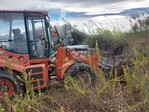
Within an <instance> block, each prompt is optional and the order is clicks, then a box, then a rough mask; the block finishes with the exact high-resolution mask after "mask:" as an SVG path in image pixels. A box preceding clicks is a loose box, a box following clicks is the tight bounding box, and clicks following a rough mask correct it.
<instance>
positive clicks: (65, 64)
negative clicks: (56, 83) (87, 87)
mask: <svg viewBox="0 0 149 112" xmlns="http://www.w3.org/2000/svg"><path fill="white" fill-rule="evenodd" d="M73 64H74V62H73V61H68V62H67V63H64V64H63V65H62V70H61V77H62V78H64V75H65V72H66V70H67V69H68V68H69V67H70V66H71V65H73Z"/></svg>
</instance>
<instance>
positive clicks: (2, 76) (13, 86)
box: [0, 70, 20, 97]
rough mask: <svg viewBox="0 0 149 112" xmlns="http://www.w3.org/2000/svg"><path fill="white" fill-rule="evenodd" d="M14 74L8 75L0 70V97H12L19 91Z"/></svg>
mask: <svg viewBox="0 0 149 112" xmlns="http://www.w3.org/2000/svg"><path fill="white" fill-rule="evenodd" d="M15 76H16V74H15V73H14V75H13V76H12V75H9V73H8V72H7V71H5V70H0V96H2V97H4V94H5V93H7V94H8V95H9V96H12V95H13V94H14V93H18V92H19V90H20V84H19V83H18V82H17V80H16V79H15Z"/></svg>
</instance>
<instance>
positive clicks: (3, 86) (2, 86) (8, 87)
mask: <svg viewBox="0 0 149 112" xmlns="http://www.w3.org/2000/svg"><path fill="white" fill-rule="evenodd" d="M4 93H8V94H9V95H10V96H11V95H12V94H13V93H14V86H13V84H12V83H11V82H10V81H9V80H7V79H1V81H0V95H2V94H3V95H4Z"/></svg>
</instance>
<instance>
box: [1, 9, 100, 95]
mask: <svg viewBox="0 0 149 112" xmlns="http://www.w3.org/2000/svg"><path fill="white" fill-rule="evenodd" d="M49 21H50V20H49V17H48V13H47V12H46V11H26V10H24V11H7V10H1V11H0V95H1V96H2V95H4V93H8V94H9V95H10V96H11V95H13V94H14V93H15V92H16V93H17V92H20V91H22V90H24V88H25V84H24V85H22V84H20V82H21V81H20V80H19V78H18V76H22V73H25V74H26V75H27V76H28V75H29V74H30V78H31V84H32V86H33V88H34V89H35V90H37V89H42V88H45V87H46V86H47V84H48V83H49V81H50V79H54V78H55V79H57V80H64V78H65V77H66V75H71V76H72V77H74V78H75V79H78V80H79V79H81V80H83V81H85V82H86V83H92V79H94V78H95V74H97V73H98V55H97V53H96V52H95V53H94V55H93V56H90V55H87V54H84V53H81V52H77V51H74V50H73V49H69V48H67V47H64V46H61V47H59V48H58V50H57V52H56V53H55V54H53V55H52V53H51V51H52V49H51V32H49V28H50V25H49ZM21 83H22V82H21Z"/></svg>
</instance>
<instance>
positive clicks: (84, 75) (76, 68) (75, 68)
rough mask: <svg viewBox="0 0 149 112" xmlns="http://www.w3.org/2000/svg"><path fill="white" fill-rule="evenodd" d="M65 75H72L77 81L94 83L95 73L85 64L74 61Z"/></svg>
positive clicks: (88, 83)
mask: <svg viewBox="0 0 149 112" xmlns="http://www.w3.org/2000/svg"><path fill="white" fill-rule="evenodd" d="M66 75H67V76H68V75H69V76H71V77H73V78H74V79H76V80H78V81H79V82H83V83H85V84H86V85H88V86H91V85H94V83H95V78H96V75H95V73H94V71H93V70H92V69H91V68H90V67H89V65H87V64H82V63H76V64H73V65H72V66H70V67H69V68H68V70H67V71H66Z"/></svg>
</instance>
